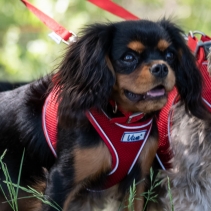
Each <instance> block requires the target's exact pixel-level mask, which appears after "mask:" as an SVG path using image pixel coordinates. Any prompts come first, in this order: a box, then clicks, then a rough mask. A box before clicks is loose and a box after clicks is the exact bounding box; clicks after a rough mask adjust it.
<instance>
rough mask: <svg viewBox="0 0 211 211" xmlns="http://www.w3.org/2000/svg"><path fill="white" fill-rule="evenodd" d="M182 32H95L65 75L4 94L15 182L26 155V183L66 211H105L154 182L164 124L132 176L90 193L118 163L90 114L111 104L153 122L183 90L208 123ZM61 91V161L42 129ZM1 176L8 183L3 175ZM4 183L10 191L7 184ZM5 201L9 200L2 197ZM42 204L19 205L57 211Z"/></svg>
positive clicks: (112, 28)
mask: <svg viewBox="0 0 211 211" xmlns="http://www.w3.org/2000/svg"><path fill="white" fill-rule="evenodd" d="M181 32H182V31H181V30H180V29H179V28H178V27H177V26H176V25H175V24H173V23H171V22H170V21H168V20H162V21H158V22H151V21H146V20H141V21H125V22H120V23H109V24H94V25H92V26H88V27H87V28H86V29H85V30H84V31H83V33H82V36H81V37H80V38H79V40H78V41H77V42H76V43H73V44H71V46H70V47H69V49H68V50H67V52H66V54H65V56H64V59H63V61H62V62H61V64H60V65H59V68H58V71H57V73H55V74H52V75H49V76H47V77H44V78H41V79H40V80H38V81H35V82H33V83H31V84H28V85H25V86H22V87H20V88H18V89H15V90H12V91H7V92H2V93H0V140H1V141H0V154H2V153H3V151H4V150H5V149H7V153H6V156H5V158H4V162H5V163H6V165H7V167H8V169H9V172H10V176H11V178H12V181H13V182H14V183H16V182H17V175H18V170H19V163H20V160H21V156H22V153H23V150H24V149H25V157H24V163H23V169H22V176H21V182H20V185H22V186H28V185H29V186H32V187H33V188H35V189H37V190H39V191H42V192H44V193H45V195H47V196H48V197H49V199H50V200H54V201H55V202H56V203H57V204H58V205H60V206H61V207H62V208H63V209H64V210H69V211H76V210H77V211H79V210H80V211H85V210H86V211H92V210H94V207H98V208H102V207H103V206H104V204H105V203H104V202H105V201H106V199H107V198H109V197H110V198H114V199H115V200H117V201H118V200H119V201H125V199H127V196H128V192H127V190H128V188H129V186H130V185H131V184H132V182H133V180H134V179H135V180H136V182H138V181H140V180H143V179H145V180H147V175H148V174H149V169H150V167H151V165H152V162H153V160H154V157H155V154H156V150H157V146H158V142H157V138H158V137H157V126H156V124H155V123H154V124H153V129H152V132H151V134H150V137H149V139H148V141H147V142H146V145H145V146H144V148H143V150H142V152H141V155H140V157H139V159H138V162H137V163H136V164H135V166H134V168H133V170H132V171H131V173H130V174H129V175H127V176H126V177H125V179H124V180H123V181H121V182H120V184H117V186H115V187H112V188H111V189H109V190H106V191H104V192H101V193H100V194H99V193H95V192H90V191H89V190H87V189H89V188H90V187H92V185H94V186H96V185H101V186H103V185H104V183H105V181H106V176H107V174H108V173H109V172H110V171H111V163H112V160H111V155H110V152H109V150H108V148H107V147H106V146H105V144H104V143H103V141H102V139H101V138H100V136H99V135H98V133H97V132H96V131H95V130H94V128H93V126H92V125H91V124H90V122H89V121H88V120H87V118H86V116H85V112H86V111H88V110H89V109H91V108H96V109H99V110H100V109H104V110H105V111H106V112H107V111H109V107H111V106H110V104H109V100H110V99H111V100H113V101H116V103H117V105H118V107H120V108H121V109H122V110H124V111H126V112H132V113H136V112H143V113H145V118H147V117H153V118H156V117H157V114H158V113H159V110H160V109H162V107H163V106H164V105H165V103H166V101H167V95H168V93H169V92H170V91H171V90H172V88H173V87H174V86H175V85H176V86H177V88H178V92H179V94H180V97H181V103H182V104H183V105H184V107H185V111H184V112H185V113H190V114H193V115H194V116H197V117H198V118H200V119H206V113H205V111H204V107H203V104H202V102H201V98H200V95H201V87H202V86H201V84H202V82H201V75H200V72H199V71H198V69H197V67H196V65H195V60H194V57H193V55H192V54H191V52H190V51H189V49H188V47H187V46H186V44H185V41H184V39H183V37H182V35H181ZM195 84H198V86H195ZM55 88H56V89H57V91H58V92H57V97H58V102H59V108H58V126H57V130H58V137H57V139H58V142H57V158H55V157H54V156H53V154H52V152H51V151H50V149H49V147H48V144H47V143H46V140H45V136H44V133H43V130H42V108H43V104H44V102H45V100H46V97H47V96H48V94H49V93H50V92H51V91H52V90H53V89H55ZM151 93H156V95H155V96H154V95H153V94H151ZM160 93H161V94H162V93H163V95H161V94H160ZM193 93H194V95H193ZM113 116H114V114H113V113H112V112H111V117H113ZM114 132H115V131H114ZM47 172H49V174H48V173H47ZM0 178H1V181H2V180H4V179H5V178H4V175H3V173H2V172H0ZM46 178H47V182H46ZM0 184H1V185H2V186H3V189H4V190H5V191H6V192H7V187H6V185H5V184H4V183H2V182H1V183H0ZM45 186H46V187H45ZM145 189H146V183H145V182H142V183H139V184H138V185H137V194H138V195H141V194H142V193H143V192H144V191H145ZM24 195H25V193H24V192H21V193H20V196H24ZM108 196H109V197H108ZM0 200H1V201H4V200H5V199H4V196H3V195H2V194H1V197H0ZM38 202H39V201H38V200H36V199H35V200H32V199H31V200H29V201H28V200H27V199H24V203H21V201H20V202H19V210H20V211H25V210H27V211H28V210H43V211H53V210H55V209H54V208H52V207H51V206H49V205H44V204H41V203H38ZM126 202H127V200H126ZM126 202H125V204H126V205H127V203H126ZM143 203H144V198H143V197H142V200H135V205H134V206H135V210H136V211H138V210H141V209H142V208H143ZM99 205H100V206H99ZM0 210H5V211H9V210H11V209H10V208H9V206H8V204H0Z"/></svg>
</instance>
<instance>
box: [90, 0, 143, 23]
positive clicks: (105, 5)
mask: <svg viewBox="0 0 211 211" xmlns="http://www.w3.org/2000/svg"><path fill="white" fill-rule="evenodd" d="M88 1H89V2H91V3H92V4H95V5H97V6H98V7H100V8H102V9H103V10H106V11H108V12H110V13H112V14H114V15H116V16H118V17H121V18H123V19H125V20H139V19H140V18H138V17H136V16H135V15H133V14H131V13H130V12H128V11H127V10H125V9H124V8H122V7H120V6H119V5H117V4H116V3H114V2H112V1H111V0H88Z"/></svg>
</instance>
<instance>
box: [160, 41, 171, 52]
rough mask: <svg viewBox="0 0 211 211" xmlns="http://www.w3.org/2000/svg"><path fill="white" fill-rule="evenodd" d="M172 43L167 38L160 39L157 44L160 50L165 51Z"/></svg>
mask: <svg viewBox="0 0 211 211" xmlns="http://www.w3.org/2000/svg"><path fill="white" fill-rule="evenodd" d="M170 44H171V43H169V42H168V41H166V40H160V41H159V42H158V44H157V48H158V49H159V50H160V51H165V50H166V48H168V47H169V45H170Z"/></svg>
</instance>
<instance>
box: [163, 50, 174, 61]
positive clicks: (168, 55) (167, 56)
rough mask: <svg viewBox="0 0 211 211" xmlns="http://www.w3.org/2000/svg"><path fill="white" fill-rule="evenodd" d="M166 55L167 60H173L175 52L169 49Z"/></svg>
mask: <svg viewBox="0 0 211 211" xmlns="http://www.w3.org/2000/svg"><path fill="white" fill-rule="evenodd" d="M165 57H166V60H167V61H169V62H172V61H173V60H174V53H172V52H170V51H168V52H166V55H165Z"/></svg>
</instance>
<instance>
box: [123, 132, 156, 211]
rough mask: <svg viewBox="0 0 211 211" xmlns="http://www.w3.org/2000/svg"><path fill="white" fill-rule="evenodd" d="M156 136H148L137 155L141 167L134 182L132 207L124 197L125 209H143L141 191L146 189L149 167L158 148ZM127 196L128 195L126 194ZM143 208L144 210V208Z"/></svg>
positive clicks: (128, 210) (138, 210) (136, 210)
mask: <svg viewBox="0 0 211 211" xmlns="http://www.w3.org/2000/svg"><path fill="white" fill-rule="evenodd" d="M156 137H157V136H150V137H149V139H148V140H147V142H146V144H145V146H144V148H143V150H142V152H141V155H140V157H139V160H138V163H139V165H140V168H141V177H140V180H139V182H137V184H136V194H135V196H134V197H135V199H134V203H133V206H132V207H128V205H127V204H129V203H128V198H127V199H126V202H127V203H126V205H125V211H145V210H146V209H145V203H146V202H145V200H144V196H143V193H144V192H145V191H147V190H146V187H147V181H146V180H147V176H148V175H149V172H150V168H151V166H152V163H153V161H154V158H155V155H156V152H157V148H158V141H157V138H156ZM127 197H129V196H127ZM144 209H145V210H144Z"/></svg>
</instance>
